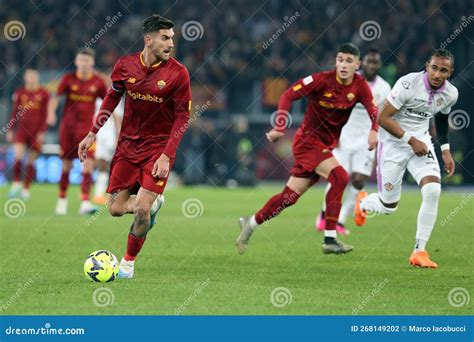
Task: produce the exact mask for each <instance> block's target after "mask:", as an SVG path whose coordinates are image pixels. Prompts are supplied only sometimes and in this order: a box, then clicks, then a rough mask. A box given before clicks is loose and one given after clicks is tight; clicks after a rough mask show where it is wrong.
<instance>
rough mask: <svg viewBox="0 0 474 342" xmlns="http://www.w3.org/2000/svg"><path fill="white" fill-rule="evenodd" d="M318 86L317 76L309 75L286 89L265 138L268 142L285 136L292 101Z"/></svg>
mask: <svg viewBox="0 0 474 342" xmlns="http://www.w3.org/2000/svg"><path fill="white" fill-rule="evenodd" d="M317 84H318V80H317V75H316V74H313V75H309V76H308V77H305V78H302V79H300V80H298V81H296V82H295V83H294V84H293V85H292V86H291V87H290V88H288V89H287V90H286V91H285V92H284V93H283V95H282V96H281V97H280V102H279V103H278V110H277V114H276V117H275V120H274V122H272V126H273V129H272V130H270V131H269V132H268V133H267V134H266V136H267V139H268V141H270V142H275V141H277V140H278V139H280V138H281V137H282V136H283V135H284V134H285V129H286V128H287V126H288V123H289V122H291V120H290V118H289V116H290V115H291V114H290V110H291V107H292V105H293V101H297V100H299V99H301V98H303V97H304V96H307V95H309V94H310V93H311V92H312V91H313V90H314V89H315V86H316V85H317Z"/></svg>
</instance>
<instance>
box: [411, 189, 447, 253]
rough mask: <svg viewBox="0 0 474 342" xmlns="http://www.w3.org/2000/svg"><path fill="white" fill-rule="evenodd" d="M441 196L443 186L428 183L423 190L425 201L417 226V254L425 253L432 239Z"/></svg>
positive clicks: (419, 213)
mask: <svg viewBox="0 0 474 342" xmlns="http://www.w3.org/2000/svg"><path fill="white" fill-rule="evenodd" d="M440 194H441V184H439V183H428V184H425V185H424V186H423V187H422V188H421V195H422V197H423V200H422V202H421V207H420V211H419V212H418V220H417V224H416V245H415V252H419V251H424V250H425V248H426V243H427V242H428V240H429V239H430V235H431V232H432V231H433V227H434V224H435V222H436V216H437V214H438V202H439V197H440Z"/></svg>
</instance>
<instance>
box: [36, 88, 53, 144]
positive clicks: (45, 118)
mask: <svg viewBox="0 0 474 342" xmlns="http://www.w3.org/2000/svg"><path fill="white" fill-rule="evenodd" d="M50 100H51V97H50V95H49V93H48V92H47V91H46V90H45V91H44V98H43V102H42V103H41V111H40V116H41V122H42V123H43V124H42V125H41V129H40V131H39V132H38V135H37V137H36V139H37V140H38V141H39V142H40V143H42V142H43V140H44V135H45V134H46V131H47V130H48V104H49V101H50Z"/></svg>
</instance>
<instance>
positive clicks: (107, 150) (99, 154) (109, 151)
mask: <svg viewBox="0 0 474 342" xmlns="http://www.w3.org/2000/svg"><path fill="white" fill-rule="evenodd" d="M116 147H117V139H116V138H115V135H104V134H102V135H97V138H96V148H95V159H102V160H105V161H107V162H111V161H112V157H113V156H114V153H115V148H116Z"/></svg>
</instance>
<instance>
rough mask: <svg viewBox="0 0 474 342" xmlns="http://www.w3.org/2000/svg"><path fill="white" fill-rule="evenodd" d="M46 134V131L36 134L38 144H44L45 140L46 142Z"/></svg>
mask: <svg viewBox="0 0 474 342" xmlns="http://www.w3.org/2000/svg"><path fill="white" fill-rule="evenodd" d="M44 136H45V132H41V133H38V134H37V135H36V141H37V142H38V144H40V145H42V144H43V142H44Z"/></svg>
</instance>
